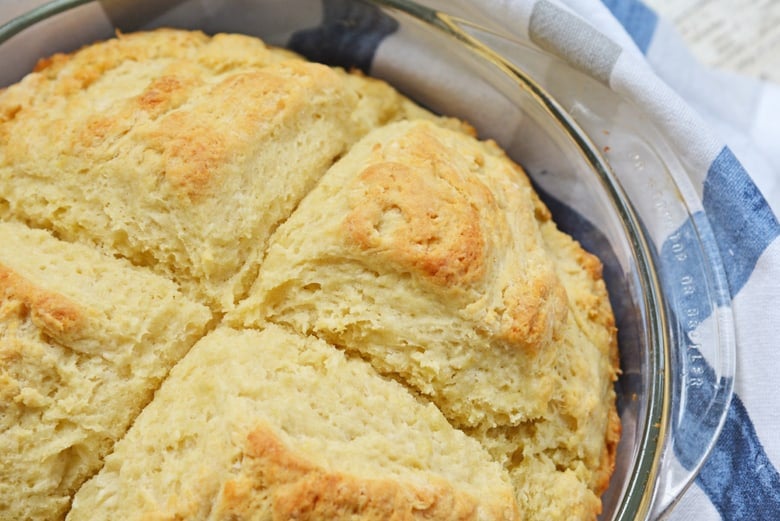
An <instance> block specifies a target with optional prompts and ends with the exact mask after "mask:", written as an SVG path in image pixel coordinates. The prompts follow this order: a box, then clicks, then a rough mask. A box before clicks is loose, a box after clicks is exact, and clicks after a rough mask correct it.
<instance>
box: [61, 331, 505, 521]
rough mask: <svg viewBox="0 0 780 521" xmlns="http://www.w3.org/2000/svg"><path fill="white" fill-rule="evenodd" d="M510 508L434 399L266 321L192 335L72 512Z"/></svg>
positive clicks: (436, 514) (360, 514)
mask: <svg viewBox="0 0 780 521" xmlns="http://www.w3.org/2000/svg"><path fill="white" fill-rule="evenodd" d="M516 516H517V512H516V506H515V502H514V492H513V490H512V487H511V485H510V483H509V480H508V477H507V476H506V474H505V473H504V471H503V469H502V468H501V467H500V466H499V465H498V464H496V463H495V462H493V461H492V460H491V459H490V456H489V455H488V454H487V452H486V451H485V450H484V449H483V448H482V447H480V446H479V444H477V443H476V442H475V441H474V440H472V439H470V438H468V437H467V436H465V435H464V434H463V433H462V432H459V431H457V430H454V429H452V428H451V426H450V425H449V424H448V423H447V420H446V419H445V418H444V417H443V416H442V415H441V413H440V412H439V411H438V409H436V408H435V407H434V406H433V405H430V404H422V403H420V402H418V401H417V400H415V398H414V397H412V396H411V395H409V394H408V393H407V392H406V391H405V389H403V387H401V386H400V385H399V384H397V383H396V382H393V381H386V380H384V379H382V378H381V377H379V376H378V375H377V374H376V373H375V372H374V371H373V369H371V367H370V366H369V365H368V364H367V363H366V362H364V361H363V360H359V359H348V358H346V357H345V356H344V354H343V353H341V352H340V351H338V350H335V349H333V348H332V347H331V346H329V345H327V344H325V343H324V342H322V341H321V340H317V339H314V338H311V337H309V338H305V337H302V336H300V335H297V334H291V333H288V332H285V331H283V330H282V329H281V328H278V327H275V326H270V327H269V328H268V329H266V330H264V331H262V332H259V331H251V330H244V331H236V330H232V329H228V328H220V329H218V330H216V331H215V332H213V333H212V334H210V335H208V336H207V337H205V338H204V339H203V340H201V341H200V342H199V343H198V344H196V346H195V347H193V349H192V350H191V351H190V353H189V354H188V355H187V356H186V357H185V358H184V359H183V360H182V361H181V363H179V364H178V365H177V366H176V367H175V368H174V370H173V371H172V373H171V376H170V378H168V380H167V381H166V382H165V384H164V385H163V387H162V389H161V390H160V392H158V393H157V396H156V397H155V400H154V402H152V404H151V405H150V406H149V407H147V408H146V409H145V410H144V411H143V413H142V414H141V415H140V417H139V418H138V420H137V421H136V422H135V424H134V425H133V428H132V429H131V430H130V432H129V433H128V435H127V436H126V437H125V438H124V439H123V440H122V441H121V442H120V443H119V444H118V445H117V449H116V451H115V452H114V453H113V454H112V455H111V456H109V457H108V458H107V459H106V465H105V467H104V468H103V470H102V471H101V473H100V474H99V475H98V476H97V477H96V478H94V479H93V480H92V481H90V482H89V483H88V484H87V485H85V486H84V487H83V488H82V489H81V490H80V491H79V493H78V494H77V495H76V498H75V500H74V504H73V510H72V511H71V512H70V514H69V516H68V520H70V521H79V520H101V519H106V520H109V519H126V520H133V519H214V520H217V519H224V520H227V519H393V518H396V517H397V518H398V519H431V520H433V519H475V520H489V519H490V520H494V519H495V520H497V519H502V520H509V519H517V517H516Z"/></svg>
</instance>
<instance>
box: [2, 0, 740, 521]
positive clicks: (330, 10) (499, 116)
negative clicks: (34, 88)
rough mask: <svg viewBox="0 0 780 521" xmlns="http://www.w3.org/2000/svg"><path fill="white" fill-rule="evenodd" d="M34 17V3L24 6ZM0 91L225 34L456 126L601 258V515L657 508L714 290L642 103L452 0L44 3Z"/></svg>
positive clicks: (669, 497)
mask: <svg viewBox="0 0 780 521" xmlns="http://www.w3.org/2000/svg"><path fill="white" fill-rule="evenodd" d="M35 4H39V5H37V7H34V5H35ZM0 21H2V23H3V25H1V26H0V63H2V64H3V66H2V68H0V87H2V86H5V85H8V84H10V83H13V82H15V81H18V80H19V79H21V77H22V76H23V75H24V74H25V73H27V72H28V71H30V70H31V69H32V67H33V66H34V64H35V62H36V61H37V60H38V59H39V58H41V57H44V56H48V55H50V54H52V53H55V52H62V51H70V50H73V49H75V48H77V47H79V46H81V45H84V44H87V43H91V42H93V41H94V40H97V39H102V38H107V37H110V36H112V35H113V34H114V32H115V31H116V30H121V31H124V32H129V31H132V30H138V29H148V28H154V27H161V26H173V27H180V28H191V29H202V30H204V31H206V32H208V33H215V32H239V33H245V34H250V35H254V36H259V37H261V38H262V39H263V40H265V41H266V42H268V43H270V44H275V45H280V46H285V47H290V48H292V49H293V50H295V51H298V52H300V53H301V54H304V55H305V56H307V57H308V58H310V59H313V60H317V61H323V62H325V63H328V64H331V65H340V66H344V67H357V68H361V69H363V70H364V71H366V72H367V73H369V74H371V75H373V76H377V77H380V78H382V79H385V80H387V81H388V82H389V83H391V84H392V85H394V86H395V87H396V88H398V89H399V90H401V91H402V92H404V93H405V94H407V95H408V96H410V97H411V98H412V99H414V100H415V101H417V102H419V103H420V104H422V105H424V106H426V107H428V108H429V109H431V110H433V111H435V112H439V113H442V114H447V115H451V116H456V117H459V118H462V119H464V120H466V121H468V122H470V123H471V124H472V125H473V126H474V127H475V128H476V129H477V130H478V132H479V134H480V136H481V137H482V138H493V139H495V140H496V141H497V142H498V143H499V144H500V145H502V147H503V148H505V149H506V150H507V151H508V153H509V154H510V156H512V157H513V158H514V159H515V160H516V161H517V162H519V163H520V164H522V165H523V166H524V167H525V169H526V170H527V172H528V173H529V175H530V176H531V178H532V179H533V181H534V183H535V185H536V187H537V189H538V190H539V192H540V194H541V195H542V197H543V199H544V200H545V202H546V203H547V204H548V206H549V208H550V210H551V211H552V213H553V216H554V219H555V221H556V222H557V223H558V225H559V227H560V228H561V229H563V230H564V231H566V232H568V233H569V234H571V235H573V236H574V237H575V238H576V239H577V240H578V241H579V242H580V243H581V244H582V245H583V246H584V247H585V248H586V249H588V250H589V251H591V252H593V253H595V254H596V255H597V256H599V257H600V258H601V260H602V262H603V263H604V277H605V280H606V282H607V285H608V288H609V291H610V295H611V299H612V305H613V308H614V310H615V314H616V320H617V325H618V329H619V337H618V342H619V346H620V354H621V370H622V374H621V377H620V379H619V380H618V382H617V384H616V388H617V393H618V410H619V413H620V416H621V420H622V424H623V437H622V441H621V443H620V445H619V448H618V455H617V465H616V469H615V473H614V475H613V478H612V481H611V485H610V488H609V490H608V491H607V492H606V493H605V495H604V512H603V513H602V515H601V519H604V520H629V519H632V520H633V519H650V518H658V517H662V516H663V515H664V514H665V513H667V512H669V511H670V509H671V508H672V507H673V506H674V504H675V503H676V501H677V500H678V499H679V498H680V496H681V494H682V493H683V492H684V491H685V489H686V488H687V487H688V486H689V485H690V484H691V483H692V481H693V480H694V479H695V476H696V474H697V472H698V469H699V468H700V467H701V465H702V463H703V461H704V460H705V458H706V457H707V455H708V453H709V451H710V449H711V447H712V445H713V444H714V442H715V440H716V439H717V436H718V434H719V432H720V429H721V426H722V424H723V421H724V418H725V413H726V410H727V407H728V404H729V401H730V399H731V394H732V389H733V376H734V349H735V348H734V334H733V325H732V317H731V315H730V311H729V309H730V308H729V297H728V295H729V291H728V287H727V284H726V279H725V275H724V271H723V267H722V264H721V260H720V258H719V254H718V252H717V249H716V248H713V247H711V246H710V245H711V244H713V241H712V231H711V230H710V227H709V223H708V222H707V220H706V217H705V216H704V214H703V213H702V212H699V211H698V210H697V209H699V208H701V202H700V201H699V200H698V196H697V195H696V192H695V190H693V188H692V187H691V185H690V180H689V178H688V175H687V173H686V170H685V165H683V164H682V162H681V161H680V160H679V158H677V157H676V156H675V154H674V153H673V151H672V147H670V145H669V142H668V138H666V137H665V136H664V135H663V133H662V132H661V131H660V130H659V129H658V128H656V127H655V126H654V124H653V123H652V122H651V121H650V120H648V118H647V117H646V116H645V115H644V114H643V111H642V108H641V107H638V106H636V105H635V104H634V103H633V102H632V101H631V100H628V99H625V98H623V97H622V96H620V95H619V94H616V93H615V92H614V91H612V90H610V89H609V88H608V87H607V86H606V85H605V84H604V83H603V82H600V81H599V80H598V78H593V77H591V76H589V75H588V74H586V73H584V72H581V71H579V70H578V69H577V68H576V66H574V65H572V64H570V63H568V62H566V61H565V60H563V59H561V58H559V57H557V56H556V55H555V54H554V53H552V52H549V51H545V50H544V49H542V48H540V47H539V46H537V45H535V43H534V42H533V41H532V39H531V38H530V37H529V36H527V35H523V34H517V32H514V31H512V28H511V27H506V26H505V22H504V21H502V19H501V13H491V12H483V11H480V10H478V9H476V8H475V6H474V5H473V4H472V3H470V2H468V1H467V0H460V1H450V2H440V1H435V0H434V1H430V0H429V1H426V2H419V3H414V2H409V1H406V0H388V1H359V0H289V1H285V2H282V1H281V0H163V1H152V0H143V1H138V0H104V1H91V0H55V1H53V2H48V3H41V2H24V3H23V2H17V1H14V2H7V3H5V4H4V5H2V6H0Z"/></svg>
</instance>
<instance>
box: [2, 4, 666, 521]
mask: <svg viewBox="0 0 780 521" xmlns="http://www.w3.org/2000/svg"><path fill="white" fill-rule="evenodd" d="M95 1H98V0H50V1H48V2H46V3H44V4H41V5H39V6H37V7H35V8H33V9H30V10H29V11H27V12H25V13H22V14H20V15H18V16H16V17H14V18H13V19H11V20H9V21H8V22H6V23H4V24H2V25H0V44H2V43H4V42H5V41H7V40H9V39H10V38H12V37H13V36H15V35H16V34H18V33H20V32H22V31H24V30H25V29H27V28H29V27H31V26H33V25H35V24H36V23H39V22H41V21H43V20H45V19H47V18H50V17H52V16H55V15H57V14H60V13H63V12H65V11H68V10H71V9H74V8H76V7H79V6H81V5H85V4H89V3H92V2H95ZM364 1H367V2H369V3H374V4H378V5H381V6H385V7H387V8H389V9H395V10H398V11H402V12H404V13H406V14H408V15H410V16H412V17H413V18H416V19H418V20H420V21H422V22H424V23H427V24H429V25H431V26H433V27H435V28H436V29H438V30H440V31H442V32H443V33H445V34H447V35H448V36H450V37H452V38H454V39H455V40H457V41H458V42H460V43H461V44H463V45H465V46H466V47H467V48H469V49H470V50H471V51H473V52H475V53H477V54H478V55H480V56H481V57H482V58H484V59H485V60H487V61H488V62H490V63H491V64H492V65H493V66H495V67H498V68H499V69H501V70H502V71H503V72H504V73H505V74H507V76H508V77H510V78H511V79H512V80H513V81H514V82H515V83H516V84H517V86H518V87H519V88H521V89H522V90H524V91H526V92H527V93H528V94H529V95H531V96H532V98H533V99H534V100H535V101H536V102H537V103H539V105H540V106H541V107H542V109H543V110H544V111H545V112H546V113H547V114H548V115H549V116H551V117H552V118H553V120H554V121H555V122H556V123H557V124H558V126H559V127H560V128H561V129H562V130H563V131H564V132H565V134H566V135H567V136H568V137H569V138H570V139H571V141H572V142H573V144H574V145H575V146H576V148H577V150H578V151H579V153H580V155H581V156H582V158H583V159H584V160H585V161H586V163H587V164H588V165H589V167H590V168H591V169H592V171H593V172H595V173H596V174H597V177H598V179H599V180H600V181H601V183H602V186H603V187H604V189H605V190H607V192H608V193H609V195H610V198H611V199H612V202H613V204H614V205H615V209H616V210H617V212H618V214H619V216H620V218H621V220H622V224H623V227H624V229H625V230H626V232H627V234H628V237H629V239H630V241H629V242H630V247H631V251H632V254H633V255H634V259H635V261H636V266H637V274H638V277H639V280H640V285H641V287H642V289H643V291H642V297H643V305H644V309H645V310H646V311H645V312H646V314H647V315H646V321H647V323H648V324H647V325H648V327H649V331H650V337H651V342H650V345H649V346H648V347H649V349H650V352H649V357H648V360H649V362H650V366H651V367H650V370H651V374H650V377H649V378H648V382H647V383H648V384H649V389H648V393H647V400H648V402H647V409H646V413H645V418H644V419H643V420H644V423H643V425H642V432H641V437H640V440H641V441H640V447H639V450H638V451H637V459H636V460H635V461H634V462H633V463H634V465H633V469H632V472H631V474H630V475H629V476H628V478H629V479H628V482H627V483H626V485H625V486H624V489H623V493H622V497H621V499H620V501H619V503H618V505H617V510H616V513H615V516H614V519H616V520H629V519H631V520H633V519H644V518H646V517H647V516H648V515H649V513H650V511H651V508H652V502H653V499H654V495H655V484H656V482H657V475H658V472H659V470H660V467H661V459H662V456H663V448H664V446H665V444H666V439H667V437H668V436H669V429H670V414H671V380H670V378H671V376H670V373H671V371H670V370H669V366H670V362H671V360H672V358H671V353H670V344H671V341H670V339H669V333H668V330H667V328H666V327H664V326H665V324H666V323H667V319H666V312H665V308H664V306H663V305H662V302H663V298H662V297H661V295H662V291H661V283H660V281H659V279H658V276H657V274H656V273H657V272H656V269H655V266H654V262H653V256H652V255H651V248H650V246H649V240H648V238H647V237H646V235H645V232H644V231H643V228H642V226H641V225H640V221H639V219H638V217H637V215H636V213H635V211H634V209H633V207H632V205H631V204H630V202H629V201H628V198H627V196H626V195H625V193H624V192H623V190H622V189H621V187H620V183H619V181H618V180H617V178H616V176H615V174H614V173H613V172H612V170H611V168H610V167H609V165H608V163H607V162H606V160H605V159H604V158H603V156H602V155H601V153H600V152H599V150H598V147H596V146H595V145H594V144H593V143H592V142H591V140H590V139H589V138H588V136H587V134H586V133H585V132H584V131H583V130H582V129H581V128H580V127H579V125H578V124H577V123H576V122H575V121H574V120H573V118H572V117H571V116H569V115H568V114H567V112H566V111H565V110H564V109H563V108H562V107H561V106H560V105H559V104H558V102H556V101H555V99H554V98H553V97H552V96H551V95H550V94H549V93H548V92H547V91H546V90H545V89H544V88H543V87H542V86H541V85H540V84H539V83H538V82H536V81H535V80H534V79H533V78H532V77H530V76H529V75H527V74H526V73H525V72H524V71H522V69H520V68H519V67H517V66H516V65H514V64H512V63H511V62H510V61H508V60H507V59H505V58H504V57H502V56H501V55H500V54H498V53H496V52H495V51H493V50H492V49H490V48H489V47H488V46H486V45H484V44H482V43H481V42H479V41H478V40H477V39H475V38H473V37H472V36H470V35H469V34H468V33H467V32H465V31H464V30H462V29H461V28H460V26H458V24H457V23H456V22H455V19H454V18H453V17H450V16H449V15H447V14H445V13H442V12H440V11H436V10H434V9H431V8H429V7H425V6H422V5H420V4H418V3H416V2H413V1H411V0H364Z"/></svg>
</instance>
